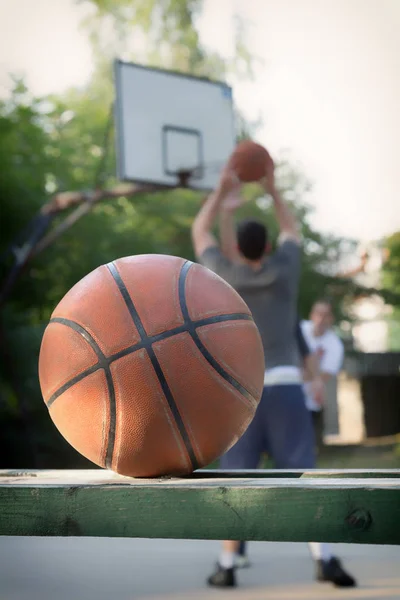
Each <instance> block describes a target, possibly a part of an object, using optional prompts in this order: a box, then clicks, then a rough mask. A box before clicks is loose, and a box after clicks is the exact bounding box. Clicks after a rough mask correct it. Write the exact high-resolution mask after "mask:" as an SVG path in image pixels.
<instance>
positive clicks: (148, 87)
mask: <svg viewBox="0 0 400 600" xmlns="http://www.w3.org/2000/svg"><path fill="white" fill-rule="evenodd" d="M115 87H116V101H115V117H116V135H117V164H118V177H119V178H120V179H121V180H122V181H134V182H141V183H155V184H160V185H167V186H174V185H176V183H177V181H178V178H177V172H178V171H181V170H184V171H185V170H192V169H195V171H194V174H193V176H192V177H191V178H190V180H189V187H191V188H193V189H200V190H210V189H212V188H214V187H215V185H216V183H217V181H218V176H219V173H220V170H221V168H222V166H223V164H224V163H225V162H226V160H227V159H228V158H229V155H230V154H231V152H232V150H233V148H234V145H235V127H234V116H233V104H232V90H231V88H230V87H229V86H228V85H226V84H225V83H221V82H213V81H210V80H207V79H200V78H197V77H192V76H189V75H184V74H180V73H175V72H171V71H163V70H160V69H151V68H147V67H143V66H141V65H136V64H132V63H125V62H122V61H119V60H117V61H116V62H115Z"/></svg>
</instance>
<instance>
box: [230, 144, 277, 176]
mask: <svg viewBox="0 0 400 600" xmlns="http://www.w3.org/2000/svg"><path fill="white" fill-rule="evenodd" d="M273 164H274V163H273V161H272V158H271V156H270V155H269V153H268V152H267V150H266V149H265V148H264V146H261V145H260V144H256V143H255V142H252V141H251V140H244V141H243V142H239V144H238V145H237V146H236V148H235V150H234V151H233V153H232V155H231V157H230V159H229V165H230V167H231V168H232V169H233V170H234V171H235V173H236V174H237V176H238V177H239V179H240V181H243V182H245V183H249V182H251V181H259V180H260V179H262V178H263V177H265V175H266V173H267V167H268V165H271V166H273Z"/></svg>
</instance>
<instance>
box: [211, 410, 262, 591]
mask: <svg viewBox="0 0 400 600" xmlns="http://www.w3.org/2000/svg"><path fill="white" fill-rule="evenodd" d="M261 402H262V399H261ZM261 402H260V405H261ZM259 415H260V406H259V407H258V408H257V411H256V414H255V416H254V419H253V420H252V422H251V423H250V425H249V427H248V429H247V430H246V431H245V433H244V434H243V435H242V437H241V438H240V439H239V440H238V442H237V443H236V444H235V445H234V446H233V447H232V448H231V449H230V450H228V452H227V453H226V454H224V456H222V457H221V460H220V468H221V469H256V468H257V467H258V465H259V462H260V456H261V452H262V422H260V416H259ZM239 547H240V541H236V540H226V541H224V542H222V552H221V554H220V556H219V559H218V563H217V565H216V570H215V571H214V573H213V574H212V575H211V576H210V577H209V578H208V584H209V585H212V586H216V587H233V586H235V585H236V578H235V567H236V557H237V553H238V550H239Z"/></svg>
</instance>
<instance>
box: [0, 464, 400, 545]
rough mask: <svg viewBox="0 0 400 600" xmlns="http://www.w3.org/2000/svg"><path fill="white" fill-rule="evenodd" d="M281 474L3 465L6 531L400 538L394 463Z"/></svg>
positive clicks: (1, 506)
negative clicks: (147, 473) (144, 473)
mask: <svg viewBox="0 0 400 600" xmlns="http://www.w3.org/2000/svg"><path fill="white" fill-rule="evenodd" d="M274 473H275V476H272V475H273V473H272V472H264V476H263V477H259V475H260V472H257V475H256V474H255V473H253V472H251V473H248V474H247V476H243V473H235V474H231V475H230V476H229V477H227V476H226V473H224V472H213V473H212V474H211V473H210V472H203V473H196V475H195V476H194V477H191V478H184V479H150V480H143V479H142V480H138V479H130V478H126V477H120V476H118V475H115V474H113V473H111V472H108V471H102V470H92V471H30V472H28V471H26V472H18V471H16V472H15V471H14V472H10V471H2V472H0V535H38V536H70V535H73V536H101V537H148V538H149V537H158V538H183V539H185V538H192V539H224V538H227V539H248V540H271V541H303V542H304V541H308V540H313V541H328V542H351V543H370V544H400V480H399V479H398V476H396V475H393V473H395V472H391V473H392V476H390V475H389V472H382V471H381V472H379V473H378V472H376V476H375V477H368V475H367V476H366V477H362V476H361V472H358V476H357V475H356V474H354V475H355V476H353V477H352V478H344V479H343V478H340V476H329V475H328V476H324V475H323V474H322V473H321V474H320V476H318V477H315V474H316V473H315V472H313V473H311V475H313V476H312V477H311V476H308V475H309V472H307V476H305V475H306V474H304V475H303V476H302V477H299V476H298V475H293V476H291V477H289V476H286V477H277V476H276V472H274ZM292 473H293V472H292ZM342 474H343V473H342Z"/></svg>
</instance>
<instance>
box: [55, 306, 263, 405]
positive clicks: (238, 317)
mask: <svg viewBox="0 0 400 600" xmlns="http://www.w3.org/2000/svg"><path fill="white" fill-rule="evenodd" d="M52 321H53V322H62V321H56V320H55V319H53V320H52ZM224 321H253V318H252V317H251V315H247V314H246V313H233V314H230V315H218V316H214V317H208V318H206V319H199V320H198V321H193V324H194V326H195V327H196V329H197V328H198V327H206V326H207V325H213V324H214V323H223V322H224ZM86 333H87V332H86ZM181 333H188V330H187V326H186V325H180V326H179V327H175V328H174V329H169V330H168V331H163V332H162V333H158V334H156V335H153V336H150V337H149V340H150V341H151V343H152V344H154V343H156V342H160V341H163V340H165V339H168V338H170V337H174V336H175V335H179V334H181ZM142 348H143V344H142V343H141V342H139V343H137V344H134V345H133V346H129V347H128V348H124V349H123V350H120V351H119V352H116V353H115V354H112V355H111V356H109V357H104V359H102V360H101V361H99V362H98V363H96V364H95V365H93V366H92V367H89V368H88V369H86V371H83V372H82V373H80V374H79V375H77V376H76V377H73V378H72V379H70V380H69V381H67V382H66V383H65V384H64V385H62V386H61V387H60V388H59V389H58V390H57V391H56V392H54V394H53V395H52V396H51V397H50V399H49V400H48V401H47V402H46V405H47V408H49V407H50V406H51V405H52V404H53V402H54V401H55V400H57V398H59V397H60V396H61V395H62V394H63V393H64V392H66V391H67V390H69V388H70V387H72V386H73V385H75V384H76V383H79V382H80V381H81V380H82V379H84V378H85V377H86V376H87V375H91V374H92V373H94V372H95V371H97V370H98V369H101V368H104V364H107V365H110V364H111V363H113V362H115V361H116V360H119V359H120V358H124V357H125V356H129V354H133V353H134V352H136V351H137V350H141V349H142ZM103 361H104V363H103Z"/></svg>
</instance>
